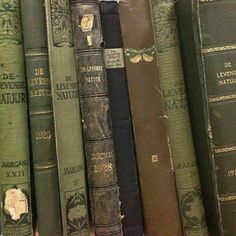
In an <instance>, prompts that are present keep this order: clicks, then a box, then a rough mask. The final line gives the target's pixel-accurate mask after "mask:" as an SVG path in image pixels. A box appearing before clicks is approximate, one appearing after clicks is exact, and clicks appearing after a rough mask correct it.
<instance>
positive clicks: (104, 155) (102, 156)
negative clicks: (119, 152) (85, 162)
mask: <svg viewBox="0 0 236 236" xmlns="http://www.w3.org/2000/svg"><path fill="white" fill-rule="evenodd" d="M91 156H92V158H91V159H92V160H103V159H105V158H113V151H112V152H100V153H92V154H91Z"/></svg>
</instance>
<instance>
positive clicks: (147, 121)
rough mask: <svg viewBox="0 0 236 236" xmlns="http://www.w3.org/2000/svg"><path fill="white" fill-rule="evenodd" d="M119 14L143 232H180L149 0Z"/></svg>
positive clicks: (125, 4)
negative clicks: (141, 206)
mask: <svg viewBox="0 0 236 236" xmlns="http://www.w3.org/2000/svg"><path fill="white" fill-rule="evenodd" d="M119 14H120V22H121V33H122V36H123V44H124V49H125V65H126V72H127V81H128V90H129V96H130V103H131V114H132V120H133V128H134V138H135V144H136V155H137V164H138V173H139V179H140V191H141V195H142V203H143V218H144V234H145V235H147V236H153V235H155V236H163V235H166V236H167V235H168V236H172V235H176V236H177V235H178V236H181V235H182V228H181V222H180V214H179V208H178V200H177V195H176V189H175V180H174V171H173V166H172V160H171V155H170V149H169V141H168V135H167V126H166V114H165V112H164V106H163V97H162V94H161V93H160V85H159V83H160V81H159V78H158V66H157V63H156V56H155V47H154V35H153V29H152V22H151V12H150V7H149V2H148V1H147V0H120V1H119ZM169 226H171V227H169Z"/></svg>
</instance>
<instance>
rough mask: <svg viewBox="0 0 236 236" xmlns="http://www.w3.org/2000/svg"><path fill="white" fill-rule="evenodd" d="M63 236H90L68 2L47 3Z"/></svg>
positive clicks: (77, 88) (47, 0)
mask: <svg viewBox="0 0 236 236" xmlns="http://www.w3.org/2000/svg"><path fill="white" fill-rule="evenodd" d="M45 6H46V18H47V33H48V34H47V35H48V50H49V68H50V73H51V85H52V98H53V109H54V123H55V134H56V147H57V160H58V166H59V171H58V172H59V186H60V199H61V214H62V224H63V235H64V236H69V235H78V236H87V235H89V222H88V210H87V191H86V180H85V165H84V147H83V138H82V122H81V113H80V106H79V105H80V100H79V86H78V81H77V73H76V62H75V54H74V45H73V42H72V40H73V39H72V26H71V17H70V9H69V0H45Z"/></svg>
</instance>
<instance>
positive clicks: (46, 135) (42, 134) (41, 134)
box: [35, 130, 52, 140]
mask: <svg viewBox="0 0 236 236" xmlns="http://www.w3.org/2000/svg"><path fill="white" fill-rule="evenodd" d="M51 138H52V134H51V131H50V130H40V131H36V132H35V139H36V140H48V139H51Z"/></svg>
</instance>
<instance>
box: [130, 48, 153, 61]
mask: <svg viewBox="0 0 236 236" xmlns="http://www.w3.org/2000/svg"><path fill="white" fill-rule="evenodd" d="M155 53H156V48H155V46H152V47H151V48H147V49H146V48H144V49H134V48H127V49H125V55H126V56H127V57H128V58H129V60H130V62H132V63H135V64H136V63H139V62H152V61H153V59H154V55H155Z"/></svg>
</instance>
